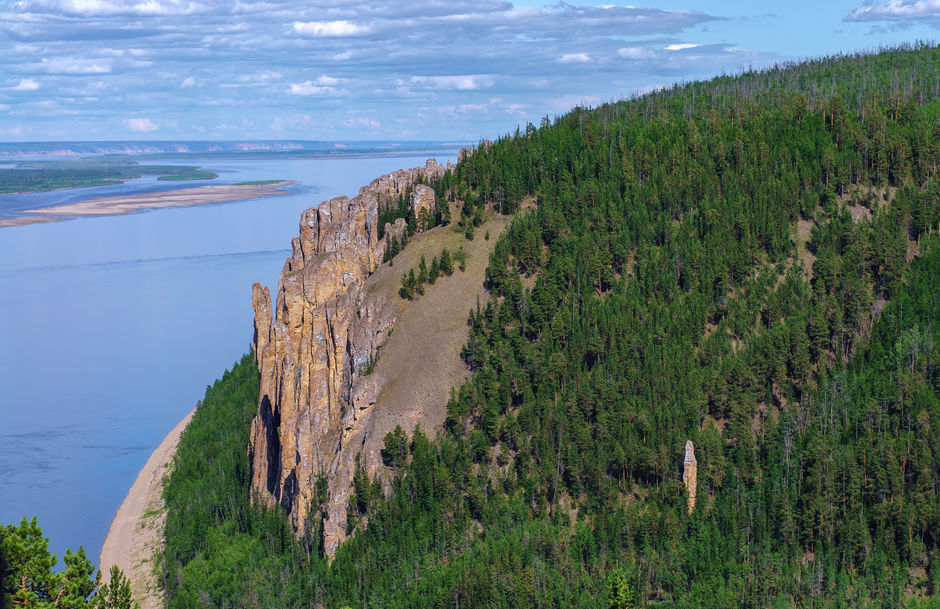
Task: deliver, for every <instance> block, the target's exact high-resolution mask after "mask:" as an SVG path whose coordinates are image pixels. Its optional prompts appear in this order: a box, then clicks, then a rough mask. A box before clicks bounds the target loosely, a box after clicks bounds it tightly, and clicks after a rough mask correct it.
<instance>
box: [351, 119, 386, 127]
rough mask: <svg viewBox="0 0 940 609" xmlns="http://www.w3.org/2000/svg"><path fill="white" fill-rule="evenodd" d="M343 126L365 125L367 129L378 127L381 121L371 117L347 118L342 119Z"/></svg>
mask: <svg viewBox="0 0 940 609" xmlns="http://www.w3.org/2000/svg"><path fill="white" fill-rule="evenodd" d="M343 126H344V127H366V128H368V129H378V128H379V127H381V126H382V123H380V122H379V121H377V120H375V119H372V118H348V119H346V120H344V121H343Z"/></svg>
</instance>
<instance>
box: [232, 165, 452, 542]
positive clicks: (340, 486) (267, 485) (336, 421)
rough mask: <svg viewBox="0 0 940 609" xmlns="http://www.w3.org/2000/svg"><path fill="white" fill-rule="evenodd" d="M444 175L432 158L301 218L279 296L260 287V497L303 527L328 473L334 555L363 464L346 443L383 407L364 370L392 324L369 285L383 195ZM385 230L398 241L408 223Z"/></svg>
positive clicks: (425, 194)
mask: <svg viewBox="0 0 940 609" xmlns="http://www.w3.org/2000/svg"><path fill="white" fill-rule="evenodd" d="M445 170H446V168H444V167H441V166H440V165H438V164H437V163H436V162H435V161H433V160H431V161H428V163H427V165H426V166H425V167H424V168H418V169H412V170H407V171H405V170H403V171H398V172H395V173H393V174H389V175H386V176H383V177H381V178H379V179H377V180H375V181H373V182H372V184H370V185H369V186H367V187H364V188H362V189H361V190H360V192H359V194H358V195H357V196H356V197H354V198H352V199H349V198H347V197H339V198H336V199H331V200H329V201H325V202H323V203H322V204H320V206H319V207H316V208H310V209H308V210H306V211H304V212H303V214H302V215H301V219H300V235H299V236H298V237H296V238H294V239H293V241H292V243H291V245H292V253H291V256H290V258H288V260H287V262H286V263H285V264H284V268H283V270H282V272H281V277H280V281H279V284H278V290H277V294H276V296H275V298H274V300H273V301H272V297H271V294H270V292H269V290H268V289H267V288H262V287H261V286H260V285H258V284H255V285H254V287H253V291H252V305H253V306H254V310H255V336H254V351H255V362H256V364H257V366H258V372H259V378H260V389H259V397H258V413H257V415H256V416H255V418H254V420H253V421H252V425H251V437H250V445H249V457H250V460H251V485H252V490H253V493H254V497H255V498H256V499H257V500H260V501H263V502H265V503H267V504H268V505H275V504H280V505H282V506H283V507H284V508H285V509H286V510H287V512H288V514H289V515H290V519H291V522H292V523H293V524H294V525H295V526H296V527H297V528H298V530H299V529H301V528H302V527H303V526H304V525H305V524H306V523H307V520H308V518H309V517H310V516H311V512H312V511H316V510H317V509H318V507H319V506H317V505H314V504H313V502H314V492H315V488H316V481H317V478H318V476H320V475H324V476H326V477H327V481H328V494H329V501H328V502H327V505H326V506H324V507H325V511H326V516H327V517H326V519H325V521H324V523H323V536H324V546H325V550H326V552H327V553H328V554H330V555H332V554H333V552H334V551H335V549H336V547H337V545H338V544H339V542H340V541H341V540H342V538H343V535H344V531H345V524H346V522H345V521H346V514H345V508H346V502H345V500H344V498H345V497H347V496H348V489H349V485H350V483H351V475H350V474H349V472H350V471H351V470H350V468H349V467H348V464H349V462H351V460H352V459H353V458H354V457H355V454H354V453H355V450H354V448H355V447H352V448H349V449H347V447H346V446H345V445H344V441H345V439H346V438H347V437H348V436H349V435H350V434H351V433H353V432H354V431H355V429H356V425H357V421H359V419H360V417H361V416H362V415H363V414H364V413H365V412H367V411H368V409H369V408H370V407H371V406H372V405H373V404H375V401H376V396H377V395H378V392H379V391H380V390H381V387H379V386H378V383H377V382H376V379H374V378H371V377H369V376H368V375H367V372H368V371H369V370H370V368H371V366H372V364H373V363H374V361H375V358H376V357H377V354H378V349H379V347H380V346H381V345H382V344H383V342H384V341H385V339H386V338H387V336H388V332H389V329H390V328H391V327H392V325H393V324H394V323H395V312H394V310H393V308H392V307H389V306H387V305H388V303H387V302H386V300H385V298H384V297H382V296H381V295H376V296H371V297H367V296H366V295H365V294H364V289H363V287H364V283H365V280H366V278H367V277H368V276H369V275H370V274H371V273H373V272H374V271H375V269H376V268H377V267H378V265H379V264H381V260H382V254H383V252H384V250H385V239H382V240H379V239H378V238H377V234H378V231H377V222H378V211H379V205H380V204H381V203H380V199H381V198H382V197H390V196H398V195H400V194H401V193H404V192H406V191H407V188H408V187H409V186H411V185H412V184H413V182H414V181H416V180H418V179H420V178H423V180H422V181H428V180H429V179H430V178H432V177H435V176H438V175H441V174H443V172H444V171H445ZM424 189H426V191H425V190H424ZM424 189H420V188H415V189H413V190H414V191H415V192H418V191H419V190H420V192H421V193H422V195H421V199H420V201H419V202H420V204H421V205H428V204H429V205H431V206H433V204H434V199H433V198H434V191H433V190H432V189H431V188H428V187H424ZM428 200H429V201H430V202H428ZM385 228H386V234H387V235H391V234H398V235H399V236H400V235H401V234H402V233H403V231H404V230H405V225H404V223H403V222H401V221H399V222H396V223H395V224H394V225H391V224H387V225H386V227H385ZM386 238H390V237H386Z"/></svg>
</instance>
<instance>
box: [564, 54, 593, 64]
mask: <svg viewBox="0 0 940 609" xmlns="http://www.w3.org/2000/svg"><path fill="white" fill-rule="evenodd" d="M558 61H560V62H561V63H587V62H589V61H591V58H590V57H588V54H587V53H565V54H564V55H562V56H561V58H560V59H559V60H558Z"/></svg>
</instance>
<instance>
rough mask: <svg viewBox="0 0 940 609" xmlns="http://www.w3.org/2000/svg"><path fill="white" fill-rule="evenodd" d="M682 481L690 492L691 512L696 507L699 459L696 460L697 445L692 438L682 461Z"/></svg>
mask: <svg viewBox="0 0 940 609" xmlns="http://www.w3.org/2000/svg"><path fill="white" fill-rule="evenodd" d="M682 464H683V471H682V482H683V484H685V488H686V490H687V491H688V493H689V513H690V514H691V513H692V510H693V509H695V487H696V484H697V482H698V461H696V460H695V447H694V446H692V440H689V441H688V442H686V443H685V459H684V460H683V462H682Z"/></svg>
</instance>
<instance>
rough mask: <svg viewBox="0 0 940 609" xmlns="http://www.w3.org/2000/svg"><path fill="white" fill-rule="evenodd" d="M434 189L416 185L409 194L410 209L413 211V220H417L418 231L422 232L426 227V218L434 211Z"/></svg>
mask: <svg viewBox="0 0 940 609" xmlns="http://www.w3.org/2000/svg"><path fill="white" fill-rule="evenodd" d="M434 203H435V197H434V189H433V188H431V187H430V186H425V185H424V184H418V185H416V186H415V187H414V188H413V189H412V192H411V209H412V210H414V214H415V218H417V219H418V230H419V231H422V230H425V229H426V228H427V227H428V218H429V217H430V215H431V213H432V212H433V211H434Z"/></svg>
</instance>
